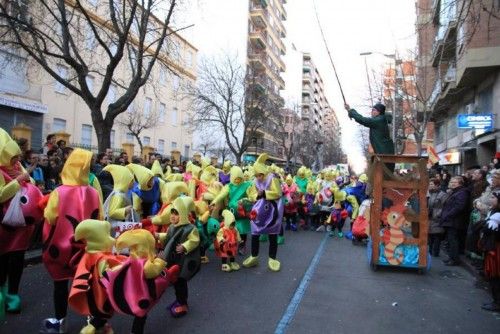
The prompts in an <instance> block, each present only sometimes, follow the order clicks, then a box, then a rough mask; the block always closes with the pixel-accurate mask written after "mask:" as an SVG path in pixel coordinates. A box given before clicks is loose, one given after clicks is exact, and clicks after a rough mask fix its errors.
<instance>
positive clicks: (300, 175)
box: [293, 166, 308, 194]
mask: <svg viewBox="0 0 500 334" xmlns="http://www.w3.org/2000/svg"><path fill="white" fill-rule="evenodd" d="M306 172H307V168H306V167H305V166H301V167H300V168H299V169H298V170H297V175H295V177H294V180H293V182H294V183H295V184H296V185H297V187H298V189H299V191H300V192H301V193H304V194H305V193H306V191H307V182H308V179H307V177H306Z"/></svg>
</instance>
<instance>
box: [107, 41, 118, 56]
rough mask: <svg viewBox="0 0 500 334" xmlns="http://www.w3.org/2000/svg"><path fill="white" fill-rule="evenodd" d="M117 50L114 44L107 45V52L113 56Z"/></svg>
mask: <svg viewBox="0 0 500 334" xmlns="http://www.w3.org/2000/svg"><path fill="white" fill-rule="evenodd" d="M117 50H118V46H117V45H116V43H115V42H110V43H109V52H111V54H112V55H113V56H114V55H115V54H116V51H117Z"/></svg>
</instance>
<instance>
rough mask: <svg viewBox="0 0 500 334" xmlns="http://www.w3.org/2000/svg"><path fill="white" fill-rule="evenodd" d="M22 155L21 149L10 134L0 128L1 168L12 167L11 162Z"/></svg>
mask: <svg viewBox="0 0 500 334" xmlns="http://www.w3.org/2000/svg"><path fill="white" fill-rule="evenodd" d="M20 154H21V149H20V148H19V145H17V143H16V141H15V140H13V139H12V138H11V137H10V136H9V134H8V133H7V132H6V131H5V130H4V129H2V128H0V166H10V160H11V159H12V158H13V157H15V156H16V155H20Z"/></svg>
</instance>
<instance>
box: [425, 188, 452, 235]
mask: <svg viewBox="0 0 500 334" xmlns="http://www.w3.org/2000/svg"><path fill="white" fill-rule="evenodd" d="M447 196H448V195H447V194H446V193H445V192H444V191H441V190H438V191H434V192H430V196H429V198H428V201H427V203H428V204H427V207H428V210H429V234H439V233H444V228H443V227H441V226H440V225H439V224H440V217H441V212H442V210H443V204H444V202H445V200H446V197H447Z"/></svg>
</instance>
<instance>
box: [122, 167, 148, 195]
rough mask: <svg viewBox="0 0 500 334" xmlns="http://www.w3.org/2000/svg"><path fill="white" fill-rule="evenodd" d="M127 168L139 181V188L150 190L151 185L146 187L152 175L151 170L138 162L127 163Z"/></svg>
mask: <svg viewBox="0 0 500 334" xmlns="http://www.w3.org/2000/svg"><path fill="white" fill-rule="evenodd" d="M127 168H128V169H130V171H131V172H132V174H134V178H135V180H136V181H137V183H139V188H140V189H141V190H151V187H148V182H149V180H151V179H152V178H153V177H154V175H153V172H152V171H151V170H149V169H147V168H146V167H144V166H141V165H138V164H128V165H127Z"/></svg>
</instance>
